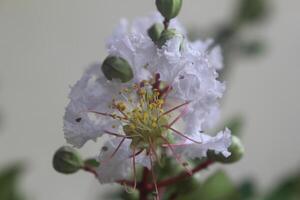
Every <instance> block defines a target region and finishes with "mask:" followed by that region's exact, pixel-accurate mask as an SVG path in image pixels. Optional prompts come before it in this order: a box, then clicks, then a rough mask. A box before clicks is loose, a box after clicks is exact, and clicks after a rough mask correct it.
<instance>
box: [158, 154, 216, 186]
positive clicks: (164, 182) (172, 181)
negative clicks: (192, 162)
mask: <svg viewBox="0 0 300 200" xmlns="http://www.w3.org/2000/svg"><path fill="white" fill-rule="evenodd" d="M213 163H214V161H211V160H207V161H205V162H204V163H202V164H200V165H198V166H197V167H195V168H194V169H193V170H192V171H191V172H192V173H191V174H189V173H187V172H186V171H184V172H182V173H181V174H179V175H178V176H175V177H172V178H169V179H166V180H162V181H160V182H159V183H157V186H158V187H159V188H160V187H166V186H169V185H173V184H175V183H177V182H179V181H182V180H184V179H186V178H189V177H191V176H192V175H194V174H195V173H197V172H199V171H201V170H203V169H206V168H207V167H208V166H210V165H211V164H213Z"/></svg>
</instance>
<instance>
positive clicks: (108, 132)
mask: <svg viewBox="0 0 300 200" xmlns="http://www.w3.org/2000/svg"><path fill="white" fill-rule="evenodd" d="M104 133H106V134H108V135H113V136H116V137H121V138H133V137H134V136H126V135H121V134H118V133H113V132H111V131H104Z"/></svg>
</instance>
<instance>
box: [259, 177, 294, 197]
mask: <svg viewBox="0 0 300 200" xmlns="http://www.w3.org/2000/svg"><path fill="white" fill-rule="evenodd" d="M265 199H266V200H298V199H300V174H298V175H294V176H291V177H288V178H287V179H286V180H284V181H283V182H282V183H281V184H280V185H279V186H277V187H276V188H275V189H274V190H273V191H272V192H271V193H270V194H269V195H267V197H266V198H265Z"/></svg>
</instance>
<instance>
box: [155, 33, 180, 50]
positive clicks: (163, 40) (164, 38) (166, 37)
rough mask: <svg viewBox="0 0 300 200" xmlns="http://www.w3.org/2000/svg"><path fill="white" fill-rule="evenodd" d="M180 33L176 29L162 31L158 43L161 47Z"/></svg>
mask: <svg viewBox="0 0 300 200" xmlns="http://www.w3.org/2000/svg"><path fill="white" fill-rule="evenodd" d="M178 35H179V33H177V31H176V30H175V29H167V30H164V31H163V32H162V33H161V36H160V38H159V39H158V40H157V42H156V44H157V46H158V47H159V48H161V47H163V46H164V44H166V42H167V41H168V40H170V39H172V38H173V37H175V36H178Z"/></svg>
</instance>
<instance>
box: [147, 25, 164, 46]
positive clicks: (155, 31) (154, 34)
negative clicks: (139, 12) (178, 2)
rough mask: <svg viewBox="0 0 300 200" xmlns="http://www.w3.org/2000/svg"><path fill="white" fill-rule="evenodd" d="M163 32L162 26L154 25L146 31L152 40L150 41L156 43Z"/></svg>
mask: <svg viewBox="0 0 300 200" xmlns="http://www.w3.org/2000/svg"><path fill="white" fill-rule="evenodd" d="M163 30H164V26H163V25H162V24H159V23H156V24H153V25H152V26H151V27H150V28H149V29H148V35H149V37H150V38H151V39H152V41H153V42H154V43H156V42H157V41H158V39H159V38H160V35H161V33H162V32H163Z"/></svg>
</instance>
